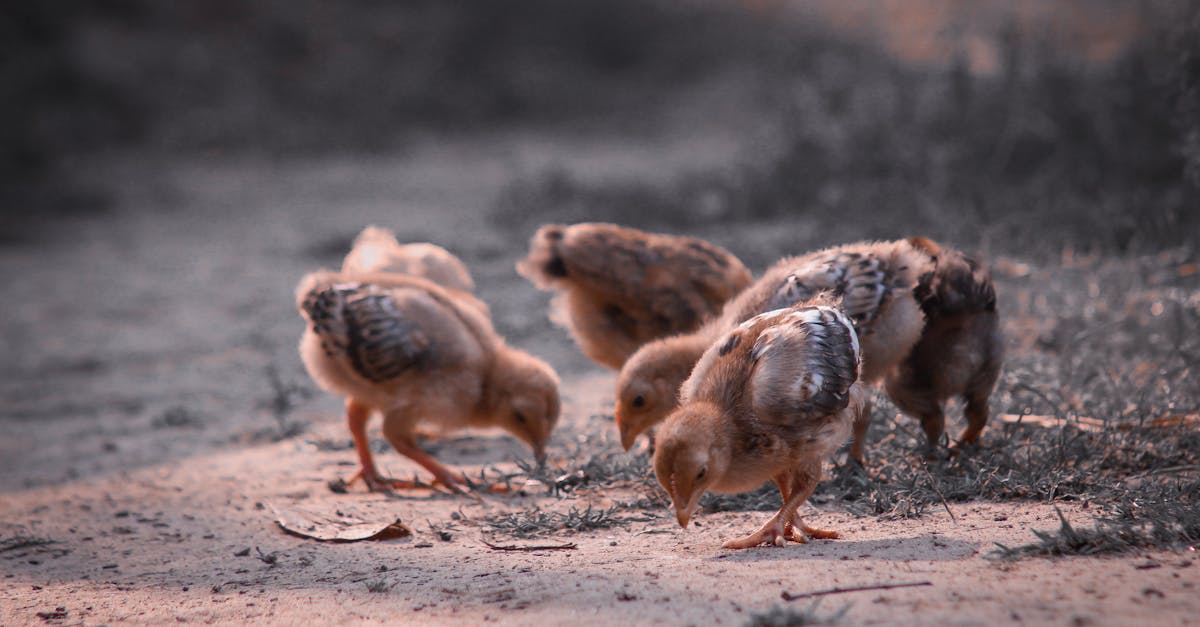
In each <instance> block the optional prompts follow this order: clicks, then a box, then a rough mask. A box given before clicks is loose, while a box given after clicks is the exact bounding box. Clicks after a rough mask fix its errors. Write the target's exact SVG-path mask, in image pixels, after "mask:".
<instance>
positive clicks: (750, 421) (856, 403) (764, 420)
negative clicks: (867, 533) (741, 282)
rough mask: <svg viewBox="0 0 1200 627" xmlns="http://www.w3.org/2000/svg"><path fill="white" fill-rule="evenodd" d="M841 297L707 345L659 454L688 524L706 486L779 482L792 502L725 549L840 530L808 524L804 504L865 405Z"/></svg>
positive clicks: (658, 470)
mask: <svg viewBox="0 0 1200 627" xmlns="http://www.w3.org/2000/svg"><path fill="white" fill-rule="evenodd" d="M836 305H837V303H836V301H834V300H833V299H829V298H823V297H818V298H816V299H813V300H811V301H808V302H806V303H802V304H798V305H796V306H793V307H790V308H787V309H778V310H775V311H771V312H768V313H765V314H761V315H758V316H755V317H753V318H751V319H750V320H748V321H746V322H745V323H743V324H741V325H739V326H737V327H736V328H734V329H733V330H732V331H730V332H728V333H726V334H725V335H724V336H722V337H720V338H718V340H717V341H716V342H715V343H714V344H713V345H711V346H710V347H708V348H707V349H706V350H705V352H704V354H703V356H702V357H701V358H700V362H699V363H698V364H697V365H696V369H695V371H694V372H693V373H692V375H691V376H690V377H689V378H688V379H687V381H685V382H684V384H683V387H682V389H681V405H680V407H679V408H678V409H676V410H675V411H674V412H672V413H671V414H670V415H669V416H668V417H667V419H666V420H665V421H664V422H663V425H662V428H661V429H660V430H659V434H658V441H657V447H656V450H655V452H654V471H655V474H656V476H657V477H658V481H659V483H660V484H661V485H662V487H663V489H664V490H666V491H667V493H668V494H669V495H670V497H671V501H672V506H673V507H674V509H675V516H676V519H677V520H678V521H679V525H680V526H681V527H687V525H688V521H689V520H691V517H692V515H693V514H694V513H695V511H696V508H697V507H699V503H700V497H701V496H703V494H704V493H705V492H706V491H708V490H714V491H718V492H742V491H746V490H752V489H754V488H757V487H758V486H760V485H762V484H763V483H764V482H766V481H769V480H770V481H774V482H775V483H776V485H778V486H779V491H780V493H781V494H782V495H783V506H782V507H781V508H780V510H779V512H778V513H777V514H775V516H773V517H772V518H771V519H770V520H769V521H768V522H767V524H765V525H763V527H762V528H761V529H759V530H758V531H757V532H755V533H753V534H751V535H749V536H746V537H744V538H740V539H736V540H730V541H728V542H726V543H725V545H724V546H725V548H731V549H741V548H748V547H753V546H758V545H760V544H768V545H777V546H782V545H783V544H784V542H785V541H786V540H789V539H791V540H795V541H797V542H804V541H805V540H806V535H805V534H807V535H808V536H813V537H819V538H836V537H837V533H836V532H832V531H823V530H819V529H813V528H811V527H808V526H807V525H805V524H804V523H803V521H801V520H800V519H799V518H798V517H797V512H796V509H797V508H798V507H799V506H800V505H801V504H803V503H804V501H806V500H807V499H808V497H809V496H810V495H812V492H813V490H814V489H815V488H816V486H817V482H818V481H820V479H821V470H822V464H823V462H824V460H825V458H826V457H828V456H829V455H831V454H832V453H833V452H834V451H836V450H837V448H838V446H840V445H841V444H842V443H843V442H844V441H845V440H846V438H847V436H848V435H849V434H850V429H851V425H852V423H853V422H854V420H855V418H856V416H857V414H858V413H859V412H860V411H862V409H863V407H862V402H863V391H862V388H861V387H860V385H859V384H858V383H857V380H858V376H859V364H860V355H861V351H860V346H859V343H858V338H857V336H856V334H855V332H854V326H853V324H852V323H851V322H850V320H849V318H847V317H846V315H845V314H843V313H842V311H841V310H840V308H839V307H838V306H836Z"/></svg>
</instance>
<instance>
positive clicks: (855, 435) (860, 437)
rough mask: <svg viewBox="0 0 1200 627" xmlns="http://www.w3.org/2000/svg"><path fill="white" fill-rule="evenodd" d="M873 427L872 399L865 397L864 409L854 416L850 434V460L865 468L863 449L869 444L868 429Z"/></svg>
mask: <svg viewBox="0 0 1200 627" xmlns="http://www.w3.org/2000/svg"><path fill="white" fill-rule="evenodd" d="M870 426H871V399H870V397H866V396H865V395H864V398H863V403H862V409H861V410H859V412H858V413H857V414H855V416H854V426H853V431H852V432H851V434H850V459H852V460H854V461H856V462H858V465H859V466H863V465H864V464H863V449H864V448H865V447H866V444H867V429H868V428H869V427H870Z"/></svg>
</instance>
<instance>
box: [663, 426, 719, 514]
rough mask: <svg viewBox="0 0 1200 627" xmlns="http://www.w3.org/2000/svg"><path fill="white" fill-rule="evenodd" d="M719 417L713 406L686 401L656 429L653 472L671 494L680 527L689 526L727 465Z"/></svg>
mask: <svg viewBox="0 0 1200 627" xmlns="http://www.w3.org/2000/svg"><path fill="white" fill-rule="evenodd" d="M721 418H722V417H721V410H720V409H719V408H718V407H717V406H716V405H713V404H711V403H689V404H687V405H684V406H683V407H680V408H679V409H677V410H675V411H674V412H673V413H672V414H671V415H670V416H669V417H668V418H667V420H666V421H665V422H664V423H663V426H662V428H661V429H659V432H658V436H657V438H656V441H655V450H654V474H655V476H657V477H658V483H659V485H661V486H662V487H663V489H664V490H666V491H667V494H669V495H670V496H671V503H672V507H674V509H675V519H676V520H678V521H679V526H680V527H684V528H686V527H687V526H688V521H690V520H691V518H692V514H694V513H696V508H698V507H699V506H700V497H701V496H703V495H704V493H705V492H706V491H707V490H708V488H709V487H710V486H712V485H713V484H714V483H716V482H717V481H718V480H719V479H720V478H721V477H722V476H724V475H725V472H726V470H728V468H729V448H728V446H726V445H725V443H724V442H723V439H722V438H721V435H720V434H721V429H720V420H721Z"/></svg>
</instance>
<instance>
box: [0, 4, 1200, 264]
mask: <svg viewBox="0 0 1200 627" xmlns="http://www.w3.org/2000/svg"><path fill="white" fill-rule="evenodd" d="M2 12H3V14H2V15H0V28H2V29H3V35H4V36H3V39H2V41H3V43H0V46H2V47H3V54H2V58H3V61H2V62H0V96H2V97H0V107H3V110H2V114H3V115H4V119H5V120H8V121H9V123H8V124H6V125H5V126H4V131H3V133H4V136H3V137H2V138H0V150H2V151H3V152H2V153H0V172H2V173H3V177H4V182H5V186H4V187H5V190H6V193H5V196H6V198H5V210H6V213H8V214H9V216H10V219H15V220H17V221H21V220H24V219H26V218H28V217H29V216H28V211H29V210H30V209H33V210H50V211H55V210H57V211H68V212H69V211H91V210H95V209H96V206H98V205H104V204H105V203H107V202H112V199H111V198H107V196H109V195H110V193H109V191H108V190H106V189H105V187H106V185H105V181H103V180H100V181H97V180H94V179H95V177H91V178H89V177H88V176H87V173H86V172H80V170H82V169H87V168H88V167H89V165H88V164H87V163H86V162H84V161H81V159H86V158H89V157H91V158H95V157H97V156H98V155H99V156H101V158H103V159H106V160H107V159H110V158H112V156H113V154H114V153H115V154H117V155H122V156H125V155H134V154H136V155H142V156H144V157H145V158H146V159H152V160H156V161H161V160H162V159H163V158H175V157H187V158H193V159H198V160H205V159H207V160H213V161H220V160H227V159H229V158H231V157H234V156H245V155H255V156H259V157H262V158H265V159H272V160H277V159H287V158H292V157H306V156H312V155H321V154H347V153H359V154H364V153H365V154H371V153H380V152H395V151H399V150H404V149H405V148H406V147H407V146H409V145H410V144H411V143H412V142H414V141H415V136H418V135H420V136H423V137H426V138H427V137H429V136H431V135H432V136H437V135H439V134H440V135H443V136H445V135H455V136H458V137H461V136H463V135H468V134H482V133H486V132H492V131H495V130H497V129H535V130H539V131H543V132H551V133H557V134H560V135H561V134H566V133H580V132H591V133H593V134H594V133H607V134H609V135H610V136H617V135H619V134H633V135H635V136H638V137H645V136H646V135H654V134H664V133H670V132H671V131H672V130H674V131H676V134H679V133H683V134H695V135H697V136H711V137H716V136H722V137H728V136H730V135H734V136H736V137H737V138H738V139H737V141H735V142H734V143H735V145H734V146H723V150H722V152H723V154H713V155H708V156H707V158H705V159H702V160H700V162H699V163H697V164H695V165H696V167H684V168H683V169H684V170H688V172H687V174H688V176H675V177H673V178H674V180H672V181H669V183H670V184H663V182H662V181H659V182H658V183H659V184H658V185H649V184H648V183H651V182H652V181H646V180H643V181H636V180H627V181H623V182H622V184H621V185H612V181H605V182H604V183H605V184H604V185H602V186H598V185H589V181H586V180H582V181H581V180H574V179H573V178H572V177H571V176H570V175H569V173H567V172H534V173H531V174H533V175H535V176H532V177H530V178H531V180H526V181H523V185H520V186H516V189H513V190H510V193H509V194H507V195H506V197H504V198H501V199H499V200H498V201H497V202H496V203H495V204H496V205H497V210H498V211H499V212H500V213H501V214H502V215H503V217H504V219H505V220H509V219H511V218H513V217H514V216H517V215H521V216H532V215H533V214H534V213H535V212H549V213H552V214H561V216H562V217H564V218H571V219H576V218H583V217H611V218H613V219H618V220H621V221H625V222H639V223H648V224H649V223H656V224H661V225H670V224H673V223H674V222H677V221H678V220H687V221H691V220H710V221H711V220H728V219H743V218H746V217H750V216H753V217H762V216H768V215H774V214H782V213H787V214H789V215H797V214H803V213H806V212H815V211H820V210H825V209H834V210H838V211H852V212H865V213H866V215H864V216H863V217H864V218H868V219H871V220H875V219H881V220H884V221H885V222H892V221H896V222H898V223H903V224H911V221H912V220H921V221H923V222H930V223H931V224H924V223H923V222H922V223H919V224H917V225H915V226H919V227H920V228H930V226H932V225H933V224H934V223H938V224H943V226H944V227H945V228H947V229H952V228H953V225H951V224H945V223H946V222H954V221H956V220H958V219H959V217H957V216H958V214H963V213H965V214H969V216H970V217H971V218H973V219H972V220H970V225H969V227H968V231H973V230H974V229H976V228H978V227H979V226H980V224H981V221H982V222H987V223H988V225H989V226H991V225H992V223H994V222H995V221H997V220H999V221H1002V222H1008V221H1017V222H1021V221H1029V220H1033V219H1036V220H1038V221H1039V222H1043V223H1044V222H1050V223H1051V226H1053V227H1054V230H1053V231H1051V233H1052V235H1053V236H1054V237H1059V236H1060V235H1062V236H1069V237H1072V238H1074V239H1079V240H1081V241H1082V242H1085V243H1086V244H1102V245H1113V246H1116V247H1118V248H1121V249H1124V248H1125V247H1127V246H1129V245H1131V244H1136V243H1139V242H1140V243H1145V244H1152V243H1158V242H1160V241H1174V240H1176V239H1177V238H1178V237H1180V236H1181V234H1182V233H1183V231H1182V230H1181V227H1182V226H1184V225H1183V224H1182V222H1183V221H1186V220H1188V219H1191V217H1192V215H1193V214H1195V213H1196V212H1195V211H1187V209H1195V208H1194V207H1188V205H1187V197H1186V195H1187V194H1188V192H1193V191H1194V188H1188V187H1186V185H1185V184H1186V182H1187V181H1188V177H1189V175H1190V177H1191V180H1192V182H1193V183H1194V182H1196V180H1197V178H1198V177H1200V91H1198V90H1200V87H1198V86H1197V81H1198V80H1200V78H1198V76H1200V74H1198V73H1200V70H1198V69H1197V68H1198V64H1200V60H1198V54H1200V43H1197V41H1198V40H1200V37H1198V36H1197V34H1198V28H1200V26H1198V23H1197V22H1198V18H1197V16H1198V15H1200V11H1198V10H1197V8H1196V7H1195V5H1194V3H1189V2H1182V1H1179V2H1170V1H1140V0H1138V1H1135V0H1068V1H1063V2H1052V3H1050V2H1037V1H1034V0H1026V1H1006V0H976V1H974V2H953V1H951V0H917V1H915V2H909V1H901V0H891V1H887V0H883V1H849V2H844V1H832V0H830V1H813V2H800V1H798V0H790V1H789V0H689V1H684V2H667V1H659V0H650V1H645V0H606V1H601V0H576V1H572V2H558V1H555V0H514V1H512V2H504V3H495V2H486V1H469V0H456V1H452V2H437V1H432V0H431V1H422V0H410V1H404V2H370V1H358V2H344V3H328V2H321V1H319V0H298V1H284V0H257V1H236V0H182V1H179V2H170V3H161V2H153V1H152V0H101V1H98V2H93V1H87V0H78V1H71V0H59V1H52V2H25V3H9V5H8V6H6V7H5V8H4V9H2ZM714 149H715V147H714ZM685 152H686V151H685ZM689 165H690V164H689ZM701 166H707V167H701ZM676 174H680V173H678V172H677V173H676ZM633 178H636V177H633ZM643 178H647V179H649V178H654V177H653V175H651V176H647V177H643ZM639 183H641V184H639ZM1068 190H1069V191H1068ZM27 208H28V209H27ZM951 208H952V209H951ZM881 212H882V213H886V214H887V216H886V217H883V216H877V215H876V214H878V213H881ZM944 212H950V213H953V214H954V215H944V216H943V215H937V214H940V213H944ZM14 214H15V216H14ZM1185 214H1186V215H1185ZM1020 226H1021V225H1020V224H1013V225H1007V226H1006V228H1005V229H998V230H996V231H995V233H994V235H993V236H994V237H1005V236H1009V235H1011V233H1010V231H1012V230H1019V229H1020ZM1040 226H1041V227H1044V226H1046V225H1045V224H1042V225H1040ZM1060 228H1061V229H1064V230H1065V231H1064V232H1060V231H1059V230H1058V229H1060ZM1097 229H1098V230H1097ZM884 230H887V229H884ZM877 231H880V229H878V228H875V227H866V231H864V232H863V233H862V235H869V234H875V233H876V232H877ZM1037 232H1038V233H1046V232H1047V231H1046V229H1045V228H1039V229H1037Z"/></svg>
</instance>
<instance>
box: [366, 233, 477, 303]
mask: <svg viewBox="0 0 1200 627" xmlns="http://www.w3.org/2000/svg"><path fill="white" fill-rule="evenodd" d="M342 272H346V273H362V272H392V273H396V274H407V275H410V276H416V277H421V278H423V279H427V280H429V281H432V282H433V283H436V284H438V285H440V286H442V287H448V288H450V289H455V290H462V291H464V292H471V291H474V290H475V281H474V280H472V279H471V273H470V272H469V271H468V270H467V265H466V264H464V263H463V262H462V260H461V259H459V258H458V257H455V256H454V255H453V254H451V253H450V251H448V250H446V249H445V248H442V247H441V246H438V245H436V244H429V243H426V242H417V243H412V244H401V243H400V241H399V240H397V239H396V235H395V234H394V233H392V232H391V231H389V230H387V229H385V228H382V227H378V226H368V227H367V228H365V229H363V230H362V232H361V233H359V234H358V236H357V237H355V238H354V244H353V246H351V248H350V252H349V253H348V254H347V255H346V258H345V260H343V261H342Z"/></svg>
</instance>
